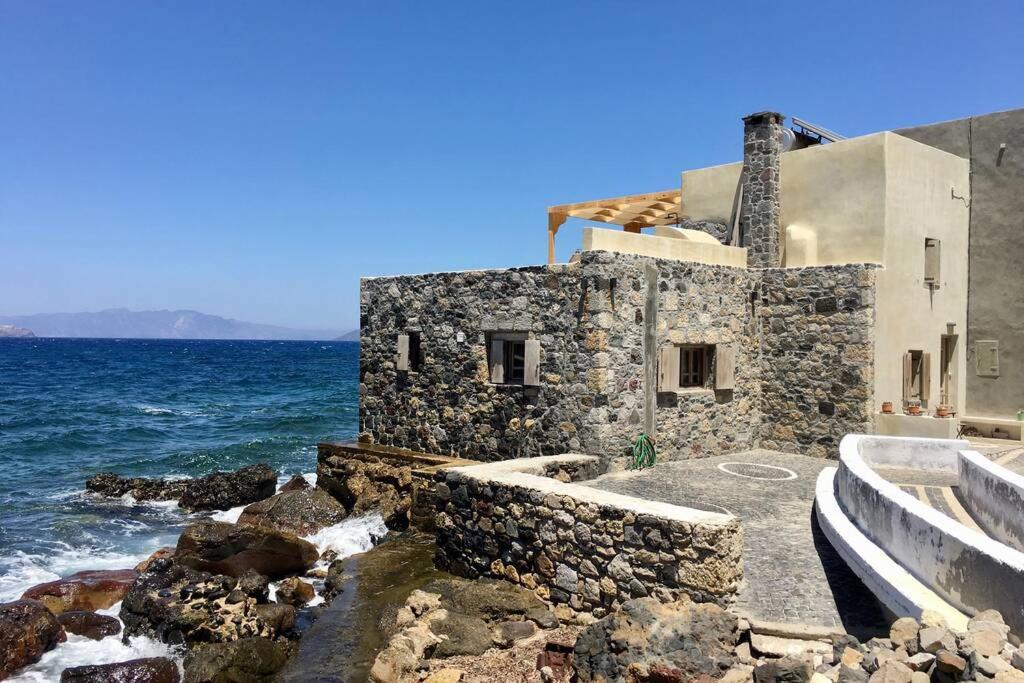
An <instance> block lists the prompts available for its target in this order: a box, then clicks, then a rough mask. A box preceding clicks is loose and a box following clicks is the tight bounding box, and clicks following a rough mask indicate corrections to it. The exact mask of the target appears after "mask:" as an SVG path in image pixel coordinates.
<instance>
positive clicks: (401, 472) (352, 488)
mask: <svg viewBox="0 0 1024 683" xmlns="http://www.w3.org/2000/svg"><path fill="white" fill-rule="evenodd" d="M317 488H323V489H325V490H326V491H327V492H329V493H330V494H331V495H332V496H334V497H335V498H336V499H337V500H338V501H339V502H340V503H341V504H342V505H344V506H345V509H346V510H348V512H349V514H351V515H360V514H364V513H367V512H371V511H379V512H380V513H381V514H382V515H383V517H384V522H385V523H386V524H387V526H388V528H389V529H392V530H401V529H405V528H406V527H408V526H409V509H410V508H411V507H412V490H413V482H412V468H411V467H407V466H396V465H389V464H387V463H386V462H381V461H374V460H369V461H362V460H358V459H355V458H335V457H329V458H327V459H326V460H321V461H320V462H319V463H318V465H317Z"/></svg>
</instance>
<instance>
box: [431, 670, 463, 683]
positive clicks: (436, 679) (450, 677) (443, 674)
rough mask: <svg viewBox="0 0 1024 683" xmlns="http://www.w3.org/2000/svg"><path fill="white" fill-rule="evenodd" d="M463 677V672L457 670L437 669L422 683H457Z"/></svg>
mask: <svg viewBox="0 0 1024 683" xmlns="http://www.w3.org/2000/svg"><path fill="white" fill-rule="evenodd" d="M464 675H466V674H465V672H464V671H461V670H459V669H438V670H437V671H435V672H434V673H432V674H430V675H429V676H427V677H426V678H425V679H424V680H423V683H459V681H461V680H462V677H463V676H464Z"/></svg>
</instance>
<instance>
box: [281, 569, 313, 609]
mask: <svg viewBox="0 0 1024 683" xmlns="http://www.w3.org/2000/svg"><path fill="white" fill-rule="evenodd" d="M314 597H316V592H315V591H314V590H313V586H312V585H311V584H309V583H306V582H305V581H303V580H302V579H300V578H298V577H297V576H291V577H289V578H287V579H285V580H283V581H282V582H281V583H279V584H278V586H277V601H278V602H281V603H284V604H286V605H295V606H296V607H301V606H302V605H305V604H306V603H307V602H309V601H310V600H312V599H313V598H314Z"/></svg>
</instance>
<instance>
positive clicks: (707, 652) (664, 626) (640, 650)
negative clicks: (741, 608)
mask: <svg viewBox="0 0 1024 683" xmlns="http://www.w3.org/2000/svg"><path fill="white" fill-rule="evenodd" d="M736 639H737V620H736V617H735V616H733V615H731V614H729V613H728V612H726V611H725V610H723V609H722V608H720V607H718V606H717V605H713V604H708V603H704V604H698V603H693V602H691V601H690V600H688V599H681V600H678V601H675V602H671V603H661V602H659V601H658V600H656V599H654V598H639V599H635V600H630V601H628V602H625V603H623V605H622V607H621V608H620V610H619V611H618V612H613V613H612V614H610V615H608V616H607V617H605V618H603V619H601V620H599V621H597V622H595V623H593V624H591V625H590V626H588V627H587V628H586V629H584V631H583V632H582V633H581V634H580V636H579V638H578V639H577V641H576V649H575V663H576V670H577V675H578V676H579V680H580V681H582V682H584V683H585V682H587V681H601V680H618V679H621V678H624V677H625V675H626V672H627V671H628V670H629V668H630V666H631V665H633V664H644V665H650V664H660V665H663V666H667V667H670V668H674V669H678V670H680V671H681V672H683V673H684V674H685V675H686V676H689V677H692V678H696V677H698V676H711V677H713V678H717V677H720V676H721V675H722V673H724V672H725V671H726V670H727V669H729V668H730V667H731V666H732V665H733V664H734V663H735V658H734V655H733V650H734V648H735V646H736ZM755 676H756V670H755ZM809 677H810V673H809V672H808V678H809Z"/></svg>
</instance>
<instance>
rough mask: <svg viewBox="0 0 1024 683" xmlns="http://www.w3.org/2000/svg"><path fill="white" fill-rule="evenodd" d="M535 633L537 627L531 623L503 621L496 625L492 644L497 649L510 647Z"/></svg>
mask: <svg viewBox="0 0 1024 683" xmlns="http://www.w3.org/2000/svg"><path fill="white" fill-rule="evenodd" d="M535 633H537V625H536V624H535V623H533V622H532V621H503V622H501V623H500V624H498V630H497V633H495V636H494V642H495V643H497V645H498V647H512V646H513V645H514V644H515V642H516V641H517V640H524V639H526V638H529V637H531V636H533V635H534V634H535Z"/></svg>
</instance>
